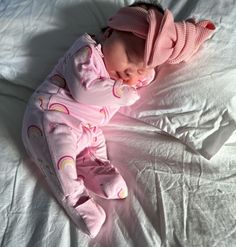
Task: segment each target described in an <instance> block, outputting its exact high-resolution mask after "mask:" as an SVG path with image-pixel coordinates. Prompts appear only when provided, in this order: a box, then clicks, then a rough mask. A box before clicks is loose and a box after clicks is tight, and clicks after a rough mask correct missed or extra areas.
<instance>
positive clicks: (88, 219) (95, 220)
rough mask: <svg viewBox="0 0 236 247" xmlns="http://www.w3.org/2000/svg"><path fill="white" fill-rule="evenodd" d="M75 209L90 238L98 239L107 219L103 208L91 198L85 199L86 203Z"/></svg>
mask: <svg viewBox="0 0 236 247" xmlns="http://www.w3.org/2000/svg"><path fill="white" fill-rule="evenodd" d="M81 199H82V198H81ZM81 199H80V200H81ZM78 204H79V203H78ZM74 208H75V210H76V211H77V213H78V214H79V215H80V216H81V218H82V220H83V221H84V224H85V226H86V228H87V231H88V234H89V236H90V237H91V238H94V237H96V235H97V234H98V232H99V231H100V229H101V227H102V225H103V223H104V222H105V219H106V213H105V211H104V210H103V208H102V207H101V206H100V205H98V204H97V203H96V202H95V201H94V200H93V199H91V198H87V200H86V199H85V201H84V202H82V203H81V204H79V205H75V206H74Z"/></svg>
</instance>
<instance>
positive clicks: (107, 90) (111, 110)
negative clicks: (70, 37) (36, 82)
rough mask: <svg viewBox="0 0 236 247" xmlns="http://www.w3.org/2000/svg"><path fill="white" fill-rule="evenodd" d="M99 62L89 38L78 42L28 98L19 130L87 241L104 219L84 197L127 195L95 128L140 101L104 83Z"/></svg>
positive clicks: (121, 86) (132, 91) (110, 82)
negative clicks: (121, 107)
mask: <svg viewBox="0 0 236 247" xmlns="http://www.w3.org/2000/svg"><path fill="white" fill-rule="evenodd" d="M102 56H103V55H102V52H101V49H100V46H99V45H97V44H96V42H95V41H94V40H92V39H91V37H90V36H89V35H84V36H82V37H81V38H80V39H78V40H77V41H76V42H75V43H74V45H73V46H72V47H71V48H70V49H69V51H68V52H67V53H66V55H65V56H64V57H63V58H62V59H61V60H60V61H59V62H58V64H57V66H56V67H55V68H54V69H53V71H52V72H51V74H50V75H49V76H48V77H47V78H46V80H45V81H44V83H43V84H42V85H41V86H40V87H39V88H38V89H37V90H36V91H35V93H34V94H33V95H32V97H31V99H30V101H29V104H28V106H27V109H26V112H25V115H24V122H23V130H22V137H23V142H24V145H25V147H26V150H27V152H28V154H29V155H30V157H31V158H32V160H33V161H34V162H35V163H36V164H37V165H38V167H39V168H40V170H41V171H42V172H43V174H44V176H45V178H46V180H47V182H48V184H49V185H50V187H51V189H52V191H53V193H54V194H55V196H56V198H57V200H58V201H59V203H60V204H61V205H62V206H63V207H64V208H65V210H66V212H67V213H68V215H69V216H70V218H71V219H72V220H73V221H74V222H75V224H76V225H78V226H79V227H82V226H84V230H85V231H86V232H87V233H88V234H89V235H90V236H91V237H95V236H96V235H97V233H98V232H99V230H100V228H101V226H102V224H103V223H104V221H105V217H106V216H105V212H104V210H103V209H102V207H101V206H99V205H98V204H97V203H96V202H95V201H94V200H93V199H92V198H91V197H90V193H89V191H92V192H93V193H95V194H97V195H99V196H101V197H104V198H107V199H122V198H125V197H126V196H127V195H128V189H127V186H126V183H125V181H124V179H123V178H122V176H121V175H120V173H119V171H118V170H117V169H116V168H115V167H114V166H113V165H112V164H111V163H110V161H109V160H108V158H107V151H106V144H105V138H104V136H103V133H102V130H101V129H100V128H99V126H102V125H104V124H106V123H107V122H108V121H109V120H110V118H111V117H112V116H113V115H114V114H115V112H116V111H117V110H118V109H119V107H120V106H124V105H130V104H133V103H134V102H135V101H136V100H137V99H138V98H139V96H138V94H137V91H136V89H134V88H132V87H130V86H127V85H124V84H122V83H121V82H119V81H118V82H115V81H113V80H111V79H109V75H108V74H107V71H106V69H105V66H104V64H103V60H102ZM106 78H107V79H106ZM149 79H150V78H149ZM151 79H152V78H151ZM145 82H146V81H144V83H145Z"/></svg>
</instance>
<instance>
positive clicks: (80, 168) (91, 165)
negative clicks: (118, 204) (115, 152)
mask: <svg viewBox="0 0 236 247" xmlns="http://www.w3.org/2000/svg"><path fill="white" fill-rule="evenodd" d="M77 172H78V174H79V175H81V176H82V177H83V179H84V184H85V187H86V188H87V189H89V190H91V191H93V192H94V193H96V194H97V195H99V196H101V197H104V198H107V199H124V198H126V197H127V196H128V188H127V185H126V182H125V181H124V179H123V177H122V176H121V174H120V173H119V171H118V170H117V169H116V168H115V167H114V166H113V165H112V164H111V163H110V162H109V161H101V160H98V159H96V160H94V161H93V160H83V161H80V162H79V161H78V162H77Z"/></svg>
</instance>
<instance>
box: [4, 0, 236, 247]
mask: <svg viewBox="0 0 236 247" xmlns="http://www.w3.org/2000/svg"><path fill="white" fill-rule="evenodd" d="M132 2H133V1H131V0H116V1H111V0H110V1H99V0H90V1H82V0H69V1H63V0H51V1H49V0H41V1H34V0H24V1H22V0H8V1H4V0H3V1H0V219H1V224H0V246H4V247H5V246H7V247H12V246H20V247H22V246H29V247H31V246H34V247H45V246H50V247H53V246H57V247H60V246H63V247H64V246H81V247H84V246H89V247H92V246H97V247H123V246H124V247H125V246H127V247H131V246H134V247H139V246H140V247H144V246H147V247H152V246H155V247H156V246H157V247H158V246H167V247H169V246H171V247H176V246H204V247H205V246H209V247H212V246H219V247H222V246H227V247H229V246H232V247H233V246H236V218H235V215H236V176H235V174H236V132H235V126H236V124H235V121H236V102H235V101H236V100H235V97H236V56H235V49H236V39H235V37H236V28H235V25H234V23H235V19H236V5H235V2H234V1H233V0H218V1H214V0H209V1H205V0H195V1H190V0H179V1H176V0H162V1H160V2H161V3H162V5H163V7H168V8H170V9H171V10H172V11H173V12H174V14H175V16H176V18H177V19H182V18H188V17H190V16H195V17H196V18H197V19H198V18H209V19H211V20H212V21H213V22H215V24H216V27H217V30H216V33H215V35H214V36H213V37H212V39H211V40H209V41H208V42H207V43H205V44H204V45H203V47H202V49H201V50H200V52H199V53H198V54H197V55H196V56H195V57H194V58H193V59H192V61H191V63H190V64H182V65H180V66H174V67H171V68H169V67H168V68H163V69H162V70H161V72H160V73H159V75H158V77H157V81H156V82H154V83H153V84H152V85H151V86H150V87H148V88H146V89H144V90H143V92H142V95H143V98H142V99H141V100H140V101H139V102H138V103H137V104H136V105H135V106H134V107H131V108H126V109H122V111H121V112H122V113H118V114H117V115H116V116H115V117H114V119H113V120H112V121H111V123H110V124H109V125H108V126H107V127H105V128H104V133H105V135H106V137H107V144H108V153H109V157H110V159H111V160H112V162H113V163H114V164H116V165H117V167H118V168H119V169H120V170H121V173H122V174H123V176H124V177H125V179H126V181H127V183H128V186H129V191H130V193H129V197H128V198H127V199H125V200H124V201H107V200H102V199H99V198H97V199H98V200H99V202H100V203H101V205H102V206H103V207H104V208H105V210H106V213H107V221H106V223H105V225H104V227H103V229H102V230H101V233H100V234H99V235H98V236H97V237H96V238H95V239H92V240H91V239H89V237H88V236H87V235H85V234H84V233H82V232H80V231H79V230H77V229H76V227H75V226H74V224H73V223H72V222H71V221H70V220H69V219H68V217H67V216H66V215H65V213H64V211H63V210H62V209H61V207H60V206H58V204H57V202H56V201H55V199H54V198H53V197H52V195H51V193H50V191H49V189H48V187H47V185H46V183H45V182H44V179H43V176H42V175H41V174H40V172H39V171H38V170H37V169H36V166H35V165H34V164H32V162H30V160H29V158H28V156H27V155H26V153H25V151H24V148H23V145H22V142H21V121H22V116H23V112H24V109H25V106H26V103H27V100H28V98H29V96H30V95H31V93H32V92H33V90H34V89H35V88H36V87H37V86H38V85H39V84H40V83H41V82H42V80H43V79H44V77H45V76H46V75H47V73H48V72H49V71H50V70H51V68H52V66H53V65H54V64H55V63H56V61H57V59H58V58H59V57H60V56H61V55H62V54H63V53H64V52H65V51H66V50H67V48H68V47H69V46H70V45H71V44H72V43H73V41H74V40H75V39H76V38H77V37H78V35H80V34H82V33H84V32H88V33H97V32H98V30H99V28H101V27H103V26H105V23H106V20H107V19H108V18H109V16H111V15H112V14H113V13H114V12H115V11H116V10H117V8H119V6H123V5H125V4H129V3H132ZM216 2H217V3H216ZM204 157H205V158H204ZM206 158H207V159H206Z"/></svg>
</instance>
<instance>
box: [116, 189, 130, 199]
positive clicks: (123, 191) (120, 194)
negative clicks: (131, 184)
mask: <svg viewBox="0 0 236 247" xmlns="http://www.w3.org/2000/svg"><path fill="white" fill-rule="evenodd" d="M127 196H128V190H127V189H121V190H120V191H119V192H118V197H119V198H120V199H124V198H126V197H127Z"/></svg>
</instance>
